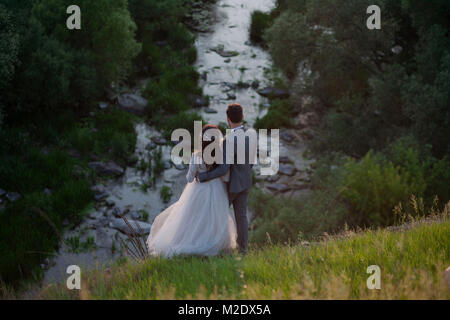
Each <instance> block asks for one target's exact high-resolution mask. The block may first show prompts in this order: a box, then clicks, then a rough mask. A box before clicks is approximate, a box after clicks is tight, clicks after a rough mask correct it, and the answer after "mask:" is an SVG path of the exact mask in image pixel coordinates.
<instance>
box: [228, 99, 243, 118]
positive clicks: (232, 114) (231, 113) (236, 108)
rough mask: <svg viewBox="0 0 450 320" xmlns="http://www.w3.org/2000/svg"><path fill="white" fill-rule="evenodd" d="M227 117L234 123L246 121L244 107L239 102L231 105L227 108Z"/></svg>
mask: <svg viewBox="0 0 450 320" xmlns="http://www.w3.org/2000/svg"><path fill="white" fill-rule="evenodd" d="M227 117H228V118H229V119H230V120H231V122H233V123H239V122H242V119H244V113H243V111H242V106H241V105H240V104H239V103H237V102H235V103H232V104H230V105H229V106H228V108H227Z"/></svg>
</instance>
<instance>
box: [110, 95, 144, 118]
mask: <svg viewBox="0 0 450 320" xmlns="http://www.w3.org/2000/svg"><path fill="white" fill-rule="evenodd" d="M117 103H118V105H119V107H120V108H122V109H123V110H125V111H127V112H130V113H134V114H136V115H144V114H145V108H146V107H147V105H148V101H147V100H146V99H145V98H143V97H141V96H139V95H137V94H133V93H125V94H122V95H120V96H119V97H118V98H117Z"/></svg>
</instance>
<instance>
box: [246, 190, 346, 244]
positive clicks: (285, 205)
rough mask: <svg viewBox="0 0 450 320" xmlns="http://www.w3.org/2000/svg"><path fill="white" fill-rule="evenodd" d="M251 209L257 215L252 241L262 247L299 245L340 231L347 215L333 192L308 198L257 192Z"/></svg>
mask: <svg viewBox="0 0 450 320" xmlns="http://www.w3.org/2000/svg"><path fill="white" fill-rule="evenodd" d="M249 206H250V207H251V208H252V210H253V212H254V214H255V221H254V222H253V225H252V228H253V231H252V232H251V234H250V236H251V241H252V243H255V244H258V245H261V244H264V243H266V242H267V241H271V242H273V243H285V242H294V243H295V242H297V241H299V240H303V239H313V238H315V237H317V236H320V235H321V234H323V233H324V232H333V231H336V230H338V228H339V227H340V226H341V225H342V222H343V218H344V217H345V213H346V210H345V207H344V206H343V205H342V204H340V203H338V202H336V201H335V199H334V194H331V193H329V192H314V194H313V195H312V196H311V197H308V198H306V199H292V198H279V197H275V196H272V195H268V194H264V193H263V192H261V191H260V190H256V191H252V193H251V196H250V202H249Z"/></svg>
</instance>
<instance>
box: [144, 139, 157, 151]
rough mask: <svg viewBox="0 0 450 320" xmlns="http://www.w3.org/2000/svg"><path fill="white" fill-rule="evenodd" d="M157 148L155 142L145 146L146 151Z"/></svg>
mask: <svg viewBox="0 0 450 320" xmlns="http://www.w3.org/2000/svg"><path fill="white" fill-rule="evenodd" d="M155 148H156V143H154V142H153V141H150V142H149V143H147V145H146V146H145V150H148V151H150V150H153V149H155Z"/></svg>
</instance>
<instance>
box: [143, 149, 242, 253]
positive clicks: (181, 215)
mask: <svg viewBox="0 0 450 320" xmlns="http://www.w3.org/2000/svg"><path fill="white" fill-rule="evenodd" d="M206 170H207V169H206V166H205V165H204V164H203V163H202V158H201V156H200V155H199V153H194V154H193V155H192V156H191V161H190V164H189V172H188V174H187V176H186V178H187V180H188V184H187V185H186V187H185V189H184V191H183V193H182V194H181V196H180V199H179V200H178V201H177V202H176V203H174V204H173V205H171V206H170V207H169V208H167V209H166V210H164V211H163V212H162V213H160V214H159V215H158V216H157V217H156V218H155V221H154V222H153V225H152V228H151V231H150V235H149V237H148V239H147V246H148V250H149V254H150V255H152V256H163V257H166V258H170V257H172V256H174V255H203V256H213V255H217V254H218V253H220V252H221V251H231V249H233V248H235V247H236V237H237V233H236V223H235V218H234V215H233V214H232V213H231V211H230V209H229V202H228V195H227V191H226V185H225V182H224V181H223V180H222V179H214V180H211V181H208V182H204V183H200V182H197V181H196V180H195V179H194V178H195V175H196V174H197V173H198V172H203V171H206ZM226 179H228V177H224V180H226Z"/></svg>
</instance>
